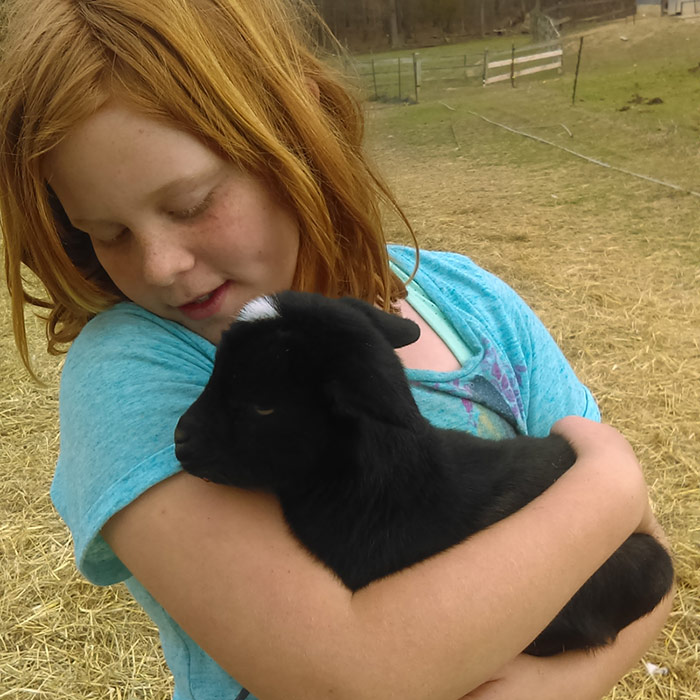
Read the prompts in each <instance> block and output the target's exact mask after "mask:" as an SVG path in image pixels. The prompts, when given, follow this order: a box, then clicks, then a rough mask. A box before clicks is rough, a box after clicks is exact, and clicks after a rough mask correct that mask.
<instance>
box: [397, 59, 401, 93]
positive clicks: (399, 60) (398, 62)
mask: <svg viewBox="0 0 700 700" xmlns="http://www.w3.org/2000/svg"><path fill="white" fill-rule="evenodd" d="M396 64H397V65H398V67H399V102H401V56H399V57H398V58H397V59H396Z"/></svg>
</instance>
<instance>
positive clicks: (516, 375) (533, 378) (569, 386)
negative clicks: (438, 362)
mask: <svg viewBox="0 0 700 700" xmlns="http://www.w3.org/2000/svg"><path fill="white" fill-rule="evenodd" d="M390 254H391V257H392V258H393V259H394V260H395V261H397V263H399V264H401V265H402V266H403V269H404V270H407V271H408V272H410V271H411V270H412V269H413V260H414V254H413V251H411V250H410V249H407V248H400V247H393V246H392V247H391V248H390ZM416 279H417V281H418V283H419V284H420V285H421V287H422V288H423V289H424V290H425V291H426V292H427V293H428V294H429V295H430V297H431V298H432V299H433V301H434V302H435V303H437V304H438V305H439V306H440V308H441V311H442V312H443V313H444V314H445V315H446V316H447V318H448V319H449V320H450V322H451V323H452V324H453V325H454V326H455V328H456V329H457V331H458V332H459V333H460V335H461V336H462V338H463V339H464V341H465V342H466V343H467V344H468V345H469V346H470V347H472V348H473V349H476V351H477V352H478V353H484V352H485V351H487V350H488V351H489V352H490V351H491V350H493V352H494V356H495V357H496V358H497V361H498V362H500V363H501V366H500V367H499V372H500V371H503V372H504V374H506V375H507V376H508V377H509V378H510V383H509V388H513V387H517V397H516V399H517V404H518V411H517V415H516V416H515V418H516V420H517V428H518V430H519V431H520V432H521V433H523V434H528V435H534V436H538V437H542V436H545V435H548V434H549V431H550V429H551V427H552V424H553V423H555V422H556V421H557V420H559V419H560V418H563V417H565V416H569V415H579V416H583V417H586V418H590V419H591V420H600V411H599V409H598V406H597V404H596V401H595V399H594V398H593V396H592V394H591V392H590V391H589V390H588V388H587V387H586V386H584V385H583V384H582V383H581V381H580V380H579V379H578V377H577V376H576V374H575V372H574V370H573V369H572V367H571V365H570V364H569V362H568V361H567V359H566V358H565V357H564V354H563V353H562V351H561V349H560V348H559V346H558V345H557V344H556V342H555V341H554V339H553V338H552V336H551V335H550V333H549V332H548V331H547V329H546V328H545V326H544V325H543V324H542V322H541V321H540V320H539V319H538V318H537V316H536V315H535V313H534V312H533V311H532V309H530V307H529V306H528V305H527V304H526V303H525V302H524V301H523V300H522V299H521V298H520V296H518V294H517V293H516V292H515V291H514V290H513V289H511V288H510V287H509V286H508V285H507V284H506V283H505V282H503V281H502V280H501V279H499V278H498V277H496V276H495V275H492V274H491V273H489V272H487V271H486V270H483V269H482V268H480V267H479V266H478V265H476V264H475V263H474V262H473V261H471V260H470V259H469V258H467V257H465V256H463V255H459V254H457V253H446V252H435V251H421V252H420V267H419V271H418V274H417V276H416ZM483 359H484V358H483V356H482V357H481V358H479V357H478V356H477V357H475V362H479V361H482V362H483Z"/></svg>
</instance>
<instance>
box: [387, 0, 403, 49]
mask: <svg viewBox="0 0 700 700" xmlns="http://www.w3.org/2000/svg"><path fill="white" fill-rule="evenodd" d="M397 2H398V0H389V32H390V37H391V48H392V49H396V48H398V47H399V46H401V38H400V36H399V12H398V7H397Z"/></svg>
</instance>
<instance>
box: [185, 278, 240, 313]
mask: <svg viewBox="0 0 700 700" xmlns="http://www.w3.org/2000/svg"><path fill="white" fill-rule="evenodd" d="M229 285H230V282H224V283H223V284H222V285H221V286H220V287H217V288H216V289H215V290H214V291H213V292H211V296H210V297H209V298H208V299H206V300H205V301H201V302H196V301H193V302H190V303H189V304H183V305H182V306H178V307H177V308H178V311H180V312H181V313H183V314H184V315H185V316H187V318H189V319H190V320H191V321H201V320H202V319H205V318H209V317H210V316H213V315H214V314H215V313H217V312H218V311H219V310H220V309H221V305H222V303H223V301H224V296H225V295H226V291H227V290H228V288H229Z"/></svg>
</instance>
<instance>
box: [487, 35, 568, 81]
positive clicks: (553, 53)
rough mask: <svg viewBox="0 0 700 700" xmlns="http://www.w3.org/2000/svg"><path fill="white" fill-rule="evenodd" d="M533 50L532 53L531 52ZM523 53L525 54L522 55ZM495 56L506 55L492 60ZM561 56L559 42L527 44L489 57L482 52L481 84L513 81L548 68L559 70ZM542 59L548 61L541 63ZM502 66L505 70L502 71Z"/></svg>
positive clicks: (562, 51) (560, 68)
mask: <svg viewBox="0 0 700 700" xmlns="http://www.w3.org/2000/svg"><path fill="white" fill-rule="evenodd" d="M533 51H534V53H532V52H533ZM525 52H529V53H525ZM524 53H525V55H523V54H524ZM495 56H507V58H495V60H494V57H495ZM563 56H564V50H563V49H562V47H561V44H559V43H556V44H551V43H550V44H544V45H541V44H540V45H538V46H528V47H525V48H524V49H515V48H514V49H513V50H512V51H510V52H509V53H506V52H503V53H499V54H494V55H492V56H490V57H489V56H488V54H484V62H483V66H484V73H483V84H484V85H491V84H493V83H498V82H501V81H503V80H511V81H514V80H515V78H519V77H520V76H523V75H532V74H534V73H541V72H543V71H549V70H558V71H560V72H561V70H562V58H563ZM549 59H554V60H549ZM543 61H548V62H547V63H543ZM528 64H534V65H528ZM521 66H527V67H521ZM504 68H506V69H507V70H505V71H504V70H503V69H504Z"/></svg>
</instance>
